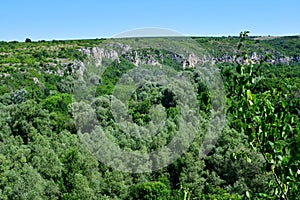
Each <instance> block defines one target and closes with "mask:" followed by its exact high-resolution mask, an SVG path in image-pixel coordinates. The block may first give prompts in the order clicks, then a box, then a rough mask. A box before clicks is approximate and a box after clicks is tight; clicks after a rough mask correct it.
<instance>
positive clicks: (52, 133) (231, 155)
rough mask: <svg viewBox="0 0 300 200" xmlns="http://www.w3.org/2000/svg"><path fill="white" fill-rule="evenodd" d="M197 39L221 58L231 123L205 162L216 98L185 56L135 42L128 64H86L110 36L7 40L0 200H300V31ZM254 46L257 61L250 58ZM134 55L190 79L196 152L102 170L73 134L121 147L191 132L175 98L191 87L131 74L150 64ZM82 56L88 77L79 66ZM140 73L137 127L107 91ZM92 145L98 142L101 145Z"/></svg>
mask: <svg viewBox="0 0 300 200" xmlns="http://www.w3.org/2000/svg"><path fill="white" fill-rule="evenodd" d="M194 39H195V40H196V41H197V42H199V44H201V46H202V47H203V48H204V49H205V50H206V51H207V52H209V53H210V55H211V57H212V58H213V59H214V60H215V61H216V62H217V63H216V67H219V69H220V72H221V74H222V78H223V81H224V84H225V88H226V92H227V118H226V121H227V125H226V126H225V128H224V129H223V130H222V135H221V136H220V137H219V139H218V141H216V144H215V147H214V148H213V150H212V151H211V152H210V153H209V154H208V155H207V156H206V157H205V158H204V159H200V158H199V155H200V153H201V152H200V149H201V145H202V143H203V137H204V136H205V134H206V133H207V125H208V124H209V120H210V114H211V110H212V108H213V106H212V103H211V98H212V97H213V95H215V94H211V93H210V92H209V90H208V87H207V86H206V84H205V80H204V78H205V77H202V76H203V75H201V74H199V73H198V72H195V71H193V69H189V70H185V71H183V69H182V62H183V60H182V57H181V56H180V55H174V54H173V53H172V52H168V51H165V50H161V49H139V50H137V51H133V52H131V53H128V54H125V55H122V56H120V58H119V61H120V62H117V61H114V62H111V63H110V62H109V61H108V60H105V59H103V64H104V65H106V63H110V64H109V65H108V66H107V68H106V69H105V71H104V72H103V73H102V71H101V69H98V68H96V69H95V68H94V71H93V70H90V68H92V69H93V67H90V65H93V64H95V63H94V62H93V61H92V59H91V58H88V59H87V55H84V54H83V53H82V51H80V49H82V48H91V47H95V46H98V45H99V44H101V43H102V41H103V40H102V39H95V40H73V41H72V40H70V41H39V42H34V41H31V42H29V40H28V42H0V199H176V200H177V199H178V200H183V199H184V200H192V199H224V200H225V199H280V198H283V199H284V198H285V199H287V198H289V199H299V197H300V193H299V189H298V187H299V185H300V171H299V166H300V161H299V160H300V156H299V155H300V154H299V152H300V149H299V147H300V126H299V124H300V121H299V114H300V110H299V108H300V100H299V95H300V92H299V88H300V76H299V71H300V64H299V56H300V52H299V41H300V40H299V37H279V38H274V39H272V38H267V39H268V40H266V38H261V37H249V36H248V32H244V33H241V37H240V38H238V37H222V38H214V37H201V38H194ZM237 46H238V49H237ZM254 52H255V53H257V55H258V59H259V61H252V60H251V59H250V58H251V57H252V56H253V53H254ZM265 53H270V54H272V56H271V55H267V56H265ZM236 54H237V55H236ZM135 55H138V56H139V57H144V58H145V60H147V59H148V61H149V59H150V58H151V59H155V60H156V61H158V62H159V63H160V64H162V69H164V66H168V67H171V68H172V69H173V70H175V71H176V72H179V73H182V74H183V73H184V75H187V76H186V77H187V78H188V80H189V81H190V84H191V85H192V86H193V87H194V91H195V92H196V97H197V100H198V104H199V110H200V112H199V121H200V123H199V127H197V131H196V133H195V138H194V140H193V142H192V144H191V145H190V147H189V149H187V151H186V152H185V153H184V154H183V155H182V156H181V157H180V158H178V159H177V160H176V161H174V162H173V163H171V164H170V165H169V166H167V167H165V168H163V169H160V170H158V171H155V172H152V173H141V174H129V173H123V172H120V171H117V170H115V169H113V168H110V167H108V166H106V165H105V164H103V163H101V162H99V161H98V159H97V157H96V154H92V153H91V152H90V149H87V147H86V146H85V145H83V144H82V141H81V138H79V135H78V134H77V131H79V132H81V133H88V134H91V135H93V134H94V135H96V136H97V135H98V136H99V133H100V130H101V131H102V132H103V133H104V134H105V136H107V138H109V140H111V141H113V142H114V143H115V144H117V145H119V146H120V148H122V149H125V150H128V151H132V152H135V151H141V152H152V151H153V150H158V149H160V148H161V147H163V146H165V145H167V144H168V143H169V142H170V141H171V139H172V138H173V137H174V136H175V135H176V134H177V132H178V130H181V131H183V132H184V133H185V132H186V133H188V132H189V131H191V130H190V129H189V128H188V127H189V126H188V125H186V126H185V125H183V127H179V122H180V119H181V113H182V110H181V109H180V102H179V101H178V99H179V97H181V96H184V93H185V92H186V91H179V92H178V93H176V95H175V93H174V92H172V91H171V90H170V89H168V88H167V87H166V86H163V85H161V84H157V83H156V82H155V81H154V80H153V79H151V77H150V78H149V77H148V75H145V74H144V73H140V74H138V75H137V76H136V77H130V76H129V75H128V74H129V73H130V72H131V71H132V70H133V69H137V70H141V71H142V67H138V68H137V67H136V66H135V65H134V64H133V61H134V59H135ZM235 55H236V56H235ZM147 56H148V57H147ZM225 58H226V59H225ZM227 58H228V59H227ZM234 59H235V61H234V62H233V60H234ZM297 59H298V60H297ZM85 60H88V62H89V63H84V65H85V66H84V67H85V71H84V73H83V74H81V71H80V70H83V69H84V67H83V68H80V69H79V67H80V65H79V64H78V63H79V62H81V61H85ZM230 60H231V61H230ZM146 67H151V68H155V67H157V68H159V67H158V66H146ZM89 70H90V71H89ZM100 72H101V73H100ZM100 74H102V76H101V77H100ZM133 79H137V80H140V79H143V80H147V81H145V84H141V85H140V86H139V87H138V88H137V89H136V90H135V91H134V92H133V93H132V95H131V97H130V98H129V102H128V112H129V115H130V117H131V119H132V121H133V123H131V124H130V126H129V127H125V128H124V127H121V126H120V124H119V123H118V122H117V120H116V118H117V117H119V116H115V115H113V111H112V107H111V103H112V102H111V101H112V98H113V97H112V96H111V94H113V92H115V91H114V90H120V91H123V92H124V91H130V90H131V89H132V87H131V85H126V84H123V83H124V82H126V81H127V82H130V81H133ZM124 93H125V94H127V93H126V92H124ZM217 95H218V94H217ZM95 96H96V97H95ZM122 98H123V97H122ZM124 98H125V97H124ZM91 99H92V101H90V102H88V101H87V100H91ZM76 100H77V101H80V100H83V101H81V102H76ZM161 121H164V122H165V123H164V124H163V125H162V126H161V127H157V126H156V123H155V122H161ZM75 125H76V126H75ZM144 128H149V130H157V131H156V132H155V135H150V134H149V135H150V136H149V137H142V136H144V135H143V134H148V132H146V131H145V130H144ZM180 128H181V129H180ZM126 131H127V132H126ZM94 135H93V136H94ZM135 136H136V137H135ZM99 137H100V136H99ZM97 139H98V138H96V140H97ZM181 139H182V140H181V142H182V143H184V142H185V138H181ZM91 144H92V145H94V146H92V147H93V148H94V149H96V150H97V149H99V148H100V147H101V146H102V145H104V144H102V143H100V144H99V143H97V142H94V143H91ZM104 150H106V151H107V152H108V153H110V152H109V151H110V150H109V149H108V150H107V149H104ZM97 153H99V152H97ZM100 153H101V152H100ZM102 155H103V154H102ZM163 155H164V157H163V159H162V160H159V159H158V158H156V157H153V158H152V162H153V164H154V166H155V165H156V164H161V163H164V162H168V159H169V157H170V153H169V152H164V154H163ZM104 156H106V155H104Z"/></svg>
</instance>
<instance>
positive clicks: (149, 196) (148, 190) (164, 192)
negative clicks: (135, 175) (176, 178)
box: [129, 182, 170, 200]
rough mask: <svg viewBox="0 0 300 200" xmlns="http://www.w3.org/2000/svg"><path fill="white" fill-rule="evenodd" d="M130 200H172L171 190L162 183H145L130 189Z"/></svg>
mask: <svg viewBox="0 0 300 200" xmlns="http://www.w3.org/2000/svg"><path fill="white" fill-rule="evenodd" d="M129 195H130V198H129V199H140V200H165V199H170V190H169V188H168V187H167V186H166V185H165V184H163V183H162V182H145V183H139V184H136V185H133V186H131V187H130V192H129Z"/></svg>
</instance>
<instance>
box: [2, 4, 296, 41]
mask: <svg viewBox="0 0 300 200" xmlns="http://www.w3.org/2000/svg"><path fill="white" fill-rule="evenodd" d="M0 8H1V9H0V41H1V40H5V41H12V40H19V41H24V40H25V38H27V37H29V38H31V39H32V40H42V39H45V40H52V39H82V38H102V37H111V36H113V35H115V34H118V33H120V32H123V31H127V30H131V29H135V28H143V27H159V28H167V29H172V30H175V31H177V32H180V33H183V34H185V35H195V36H211V35H213V36H228V35H238V34H239V32H241V31H243V30H250V31H251V35H299V34H300V14H299V9H300V1H299V0H251V1H250V0H249V1H244V0H185V1H179V0H172V1H171V0H118V1H117V0H105V1H104V0H102V1H101V0H50V1H46V0H37V1H34V0H20V1H17V0H5V1H2V2H1V3H0Z"/></svg>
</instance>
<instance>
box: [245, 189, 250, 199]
mask: <svg viewBox="0 0 300 200" xmlns="http://www.w3.org/2000/svg"><path fill="white" fill-rule="evenodd" d="M246 197H247V198H248V199H250V198H251V195H250V192H249V191H246Z"/></svg>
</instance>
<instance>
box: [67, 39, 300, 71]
mask: <svg viewBox="0 0 300 200" xmlns="http://www.w3.org/2000/svg"><path fill="white" fill-rule="evenodd" d="M80 51H81V52H82V53H83V54H85V55H87V56H88V57H90V58H92V60H94V62H95V65H96V66H100V65H101V64H102V63H103V60H104V59H111V60H112V61H117V62H120V57H121V56H122V57H123V58H125V59H126V60H128V61H129V62H131V63H132V64H134V65H135V66H139V65H151V66H159V67H162V66H163V65H162V62H161V61H162V60H163V59H164V56H167V57H169V58H171V59H172V60H174V61H175V62H177V63H178V64H179V65H181V66H182V68H183V69H188V68H194V67H195V66H196V65H202V64H204V63H211V64H217V63H236V62H238V63H242V62H243V61H242V59H241V58H237V57H236V56H235V55H228V54H225V55H223V56H219V57H210V56H209V55H203V56H202V57H201V58H199V57H198V56H197V55H195V54H193V53H191V54H188V56H186V57H185V58H184V57H182V56H181V55H177V54H175V53H172V52H169V53H167V54H165V55H164V56H163V55H161V54H159V55H154V53H153V52H152V53H151V52H150V53H145V52H144V51H142V50H141V51H138V50H133V49H132V48H131V47H130V46H129V45H124V44H110V45H108V46H107V47H105V48H102V47H92V48H82V49H80ZM262 59H263V56H262V55H259V54H257V53H256V52H254V53H252V54H250V55H249V56H248V60H247V61H246V62H247V63H249V62H250V61H251V62H252V63H253V64H257V63H259V62H260V60H262ZM268 62H269V63H270V64H277V63H284V64H289V63H290V62H298V63H300V57H287V56H281V57H275V56H273V57H272V59H269V60H268ZM72 68H73V69H74V70H76V71H77V73H78V74H79V76H80V77H82V76H83V73H84V71H85V66H84V63H82V62H78V63H75V64H74V65H73V66H72Z"/></svg>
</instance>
